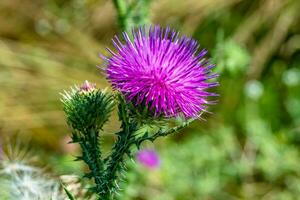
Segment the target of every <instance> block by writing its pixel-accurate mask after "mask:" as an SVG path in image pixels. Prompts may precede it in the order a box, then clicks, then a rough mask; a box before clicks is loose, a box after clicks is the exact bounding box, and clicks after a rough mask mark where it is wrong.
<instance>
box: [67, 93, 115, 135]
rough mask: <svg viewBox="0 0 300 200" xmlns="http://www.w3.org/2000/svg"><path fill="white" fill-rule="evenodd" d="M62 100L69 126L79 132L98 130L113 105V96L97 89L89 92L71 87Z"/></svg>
mask: <svg viewBox="0 0 300 200" xmlns="http://www.w3.org/2000/svg"><path fill="white" fill-rule="evenodd" d="M62 102H63V104H64V111H65V113H66V117H67V122H68V124H69V126H70V127H72V128H73V129H74V130H77V131H79V132H81V133H86V132H88V131H90V130H91V129H94V130H100V129H101V128H102V127H103V125H104V124H105V122H107V120H108V118H109V117H110V113H111V111H112V109H113V106H114V101H113V96H112V95H111V94H109V93H108V92H106V91H104V90H97V89H94V90H91V91H89V92H82V91H80V90H79V89H78V88H75V89H72V90H71V91H70V92H65V94H64V95H63V98H62Z"/></svg>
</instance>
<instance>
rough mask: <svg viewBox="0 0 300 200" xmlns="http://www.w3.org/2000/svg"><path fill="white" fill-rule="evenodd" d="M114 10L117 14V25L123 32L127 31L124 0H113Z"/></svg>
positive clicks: (126, 11) (127, 19) (127, 22)
mask: <svg viewBox="0 0 300 200" xmlns="http://www.w3.org/2000/svg"><path fill="white" fill-rule="evenodd" d="M113 2H114V5H115V8H116V10H117V12H118V23H119V26H120V27H121V29H122V30H123V31H128V30H129V26H130V25H129V17H128V9H127V4H126V2H125V0H113Z"/></svg>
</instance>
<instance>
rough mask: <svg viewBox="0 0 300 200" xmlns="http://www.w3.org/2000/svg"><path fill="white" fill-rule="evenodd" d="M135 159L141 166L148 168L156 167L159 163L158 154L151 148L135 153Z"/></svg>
mask: <svg viewBox="0 0 300 200" xmlns="http://www.w3.org/2000/svg"><path fill="white" fill-rule="evenodd" d="M136 159H137V161H138V162H139V163H140V164H142V165H143V166H145V167H147V168H149V169H155V168H158V167H159V165H160V160H159V156H158V155H157V153H156V151H154V150H151V149H144V150H141V151H139V152H138V153H137V155H136Z"/></svg>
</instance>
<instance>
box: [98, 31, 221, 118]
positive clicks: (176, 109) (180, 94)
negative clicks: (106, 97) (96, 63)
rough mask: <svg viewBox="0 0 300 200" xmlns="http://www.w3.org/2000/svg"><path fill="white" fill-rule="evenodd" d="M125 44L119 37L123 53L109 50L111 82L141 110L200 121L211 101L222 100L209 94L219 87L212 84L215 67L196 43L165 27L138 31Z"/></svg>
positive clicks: (108, 75)
mask: <svg viewBox="0 0 300 200" xmlns="http://www.w3.org/2000/svg"><path fill="white" fill-rule="evenodd" d="M123 37H124V40H125V43H122V42H121V41H120V39H119V38H118V37H117V36H115V38H114V39H113V44H114V46H115V48H116V50H117V52H113V51H112V50H110V49H107V50H108V51H109V52H110V53H111V55H112V56H111V57H110V58H106V57H104V56H102V58H103V59H105V60H106V61H107V62H108V66H107V69H106V72H107V77H108V79H109V80H110V82H111V83H112V86H113V87H114V88H115V89H117V90H119V91H120V92H121V93H122V94H124V95H125V96H126V98H127V100H128V101H133V102H135V104H136V105H140V104H146V105H147V106H148V107H149V108H150V110H152V111H154V113H155V115H156V116H158V115H161V114H164V115H165V116H167V117H173V116H179V115H181V114H183V115H184V116H185V117H187V118H190V117H198V116H199V114H200V113H201V112H202V111H205V109H206V105H207V104H208V103H209V101H208V100H207V97H209V96H216V94H214V93H210V92H208V91H207V89H208V88H210V87H213V86H216V85H218V84H217V83H216V82H209V79H212V78H215V77H216V76H217V75H216V74H210V73H211V69H212V68H213V67H214V65H213V64H208V61H207V60H206V59H205V58H204V55H205V54H206V51H205V50H201V51H199V44H198V42H197V41H195V40H194V39H191V38H188V37H184V36H179V33H178V32H176V31H174V30H172V31H171V30H170V28H169V27H167V28H166V29H163V28H161V27H159V26H155V27H154V28H153V27H150V28H149V30H148V29H146V28H145V27H143V28H142V27H141V28H139V30H138V31H134V30H133V39H130V36H129V35H128V34H127V33H126V32H124V33H123Z"/></svg>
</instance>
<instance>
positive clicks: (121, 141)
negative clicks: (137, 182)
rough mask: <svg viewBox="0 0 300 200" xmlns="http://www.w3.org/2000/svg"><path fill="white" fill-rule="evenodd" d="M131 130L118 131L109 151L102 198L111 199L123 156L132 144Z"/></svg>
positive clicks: (120, 170) (120, 171)
mask: <svg viewBox="0 0 300 200" xmlns="http://www.w3.org/2000/svg"><path fill="white" fill-rule="evenodd" d="M132 133H133V130H127V131H126V130H123V131H121V132H119V133H118V139H117V141H116V143H115V144H114V146H113V152H112V153H111V155H110V157H109V159H108V161H107V168H106V170H105V182H104V185H105V187H104V188H103V192H102V199H103V200H110V199H113V194H114V192H115V191H116V189H118V188H116V187H117V185H116V181H117V179H118V176H119V174H118V173H122V171H123V170H124V165H125V164H124V156H125V155H126V154H127V155H130V146H131V144H132V140H133V139H134V138H133V134H132Z"/></svg>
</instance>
